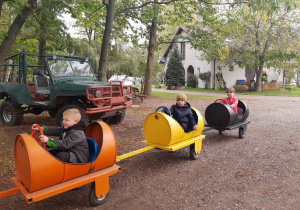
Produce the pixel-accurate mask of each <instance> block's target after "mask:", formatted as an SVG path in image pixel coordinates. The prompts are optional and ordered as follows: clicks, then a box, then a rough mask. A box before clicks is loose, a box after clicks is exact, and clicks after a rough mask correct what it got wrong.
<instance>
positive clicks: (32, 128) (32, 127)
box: [31, 124, 39, 131]
mask: <svg viewBox="0 0 300 210" xmlns="http://www.w3.org/2000/svg"><path fill="white" fill-rule="evenodd" d="M37 125H38V124H33V125H32V126H31V130H37V131H38V130H39V129H38V128H37V127H35V126H37Z"/></svg>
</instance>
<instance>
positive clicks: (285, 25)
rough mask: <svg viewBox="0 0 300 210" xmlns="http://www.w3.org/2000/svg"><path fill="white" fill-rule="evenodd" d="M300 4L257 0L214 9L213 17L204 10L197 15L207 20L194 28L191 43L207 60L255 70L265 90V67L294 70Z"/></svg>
mask: <svg viewBox="0 0 300 210" xmlns="http://www.w3.org/2000/svg"><path fill="white" fill-rule="evenodd" d="M236 3H239V2H236ZM298 4H299V3H298V1H291V0H278V1H271V0H265V1H261V0H254V1H251V4H248V3H242V4H232V5H231V6H230V7H228V6H227V7H224V6H223V7H222V9H221V8H217V7H212V8H211V9H210V10H209V11H210V12H211V14H207V11H204V10H203V8H200V9H198V12H197V13H198V14H201V15H202V17H203V19H202V20H201V21H200V22H199V24H197V25H195V24H194V25H192V26H190V31H191V38H190V40H191V43H192V45H193V47H195V48H196V49H198V50H199V51H203V52H204V57H205V59H207V60H212V59H219V60H221V61H223V62H224V63H226V64H228V65H231V64H232V63H236V64H238V65H239V66H240V67H250V68H253V69H255V71H256V84H255V90H256V91H261V80H262V72H263V68H264V67H265V66H267V67H273V68H275V69H278V70H279V69H285V68H291V66H292V65H291V62H290V61H291V59H293V58H297V54H298V52H299V50H298V45H297V44H295V43H299V35H298V34H297V33H298V32H297V28H296V26H297V20H298V19H299V12H297V10H295V8H297V7H298V6H299V5H298ZM224 9H225V10H224ZM199 26H201V27H199Z"/></svg>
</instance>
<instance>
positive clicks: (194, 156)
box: [190, 144, 200, 160]
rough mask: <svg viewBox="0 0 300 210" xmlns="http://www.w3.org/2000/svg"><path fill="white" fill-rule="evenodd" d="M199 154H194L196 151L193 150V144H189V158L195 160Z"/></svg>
mask: <svg viewBox="0 0 300 210" xmlns="http://www.w3.org/2000/svg"><path fill="white" fill-rule="evenodd" d="M199 156H200V152H199V153H198V154H196V151H195V144H191V145H190V158H191V159H192V160H197V159H198V158H199Z"/></svg>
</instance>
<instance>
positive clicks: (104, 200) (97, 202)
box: [89, 182, 109, 206]
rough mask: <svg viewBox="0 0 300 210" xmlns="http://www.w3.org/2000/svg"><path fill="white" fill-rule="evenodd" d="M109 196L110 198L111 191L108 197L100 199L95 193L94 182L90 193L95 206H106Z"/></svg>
mask: <svg viewBox="0 0 300 210" xmlns="http://www.w3.org/2000/svg"><path fill="white" fill-rule="evenodd" d="M108 196H109V191H108V192H107V194H106V196H104V197H103V198H98V197H97V196H96V193H95V182H93V184H92V186H91V189H90V193H89V197H90V202H91V204H92V205H93V206H99V205H102V204H104V203H105V202H106V200H107V198H108Z"/></svg>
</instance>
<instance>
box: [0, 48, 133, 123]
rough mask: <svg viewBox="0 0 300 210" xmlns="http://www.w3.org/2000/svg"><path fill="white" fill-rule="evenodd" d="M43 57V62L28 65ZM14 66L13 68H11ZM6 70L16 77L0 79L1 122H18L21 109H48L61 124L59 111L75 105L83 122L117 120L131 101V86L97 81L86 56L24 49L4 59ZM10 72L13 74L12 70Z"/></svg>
mask: <svg viewBox="0 0 300 210" xmlns="http://www.w3.org/2000/svg"><path fill="white" fill-rule="evenodd" d="M38 57H40V58H42V59H43V61H44V65H30V64H28V63H29V62H34V63H37V59H38ZM11 69H13V70H11ZM4 70H6V72H8V70H9V72H16V76H15V79H16V81H12V80H13V79H12V78H11V77H13V76H11V77H10V79H9V81H8V82H0V99H4V101H3V102H2V104H1V107H0V119H1V122H2V123H3V124H4V125H7V126H15V125H21V124H22V122H23V115H24V113H33V114H35V115H39V114H41V113H42V112H43V111H48V113H49V115H50V116H51V117H56V123H57V125H61V121H62V114H63V112H64V111H65V110H67V109H70V108H77V109H79V110H80V111H81V113H82V119H83V120H84V121H86V122H88V121H92V120H97V119H103V121H105V122H107V123H110V124H117V123H120V122H121V121H122V120H123V119H124V117H125V111H126V108H127V107H129V106H130V105H131V104H132V103H133V102H132V87H131V86H128V85H127V86H124V85H123V84H122V82H121V81H111V82H100V81H97V79H96V77H95V75H94V73H93V70H92V68H91V65H90V60H89V59H88V58H85V57H77V56H64V55H54V54H52V55H46V56H36V55H30V54H27V53H26V52H24V51H23V52H21V53H18V54H15V55H12V56H10V57H8V58H7V59H6V63H5V65H4ZM11 75H13V74H11Z"/></svg>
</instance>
